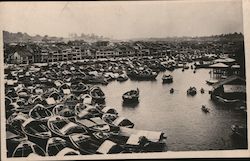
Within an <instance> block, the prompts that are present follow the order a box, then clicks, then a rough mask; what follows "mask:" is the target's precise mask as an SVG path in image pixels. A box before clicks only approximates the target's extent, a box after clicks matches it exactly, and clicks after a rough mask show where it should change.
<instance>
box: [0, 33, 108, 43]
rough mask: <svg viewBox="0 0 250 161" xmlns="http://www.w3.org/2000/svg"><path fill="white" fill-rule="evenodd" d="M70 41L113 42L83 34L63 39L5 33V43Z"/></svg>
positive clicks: (71, 35) (101, 37)
mask: <svg viewBox="0 0 250 161" xmlns="http://www.w3.org/2000/svg"><path fill="white" fill-rule="evenodd" d="M69 40H71V41H72V40H84V41H86V42H95V41H107V40H111V39H109V38H107V37H103V36H98V35H95V34H81V35H80V36H78V35H77V34H70V35H69V37H68V38H63V37H51V36H48V35H45V36H40V35H36V36H30V35H29V34H27V33H22V32H17V33H11V32H8V31H3V41H4V43H12V42H28V41H31V42H34V41H69Z"/></svg>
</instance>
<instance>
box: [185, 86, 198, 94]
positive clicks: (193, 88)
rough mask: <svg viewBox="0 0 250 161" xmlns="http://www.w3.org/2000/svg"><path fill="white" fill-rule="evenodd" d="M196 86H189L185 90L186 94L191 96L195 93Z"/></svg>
mask: <svg viewBox="0 0 250 161" xmlns="http://www.w3.org/2000/svg"><path fill="white" fill-rule="evenodd" d="M196 93H197V92H196V88H195V87H190V88H189V89H188V90H187V95H191V96H194V95H196Z"/></svg>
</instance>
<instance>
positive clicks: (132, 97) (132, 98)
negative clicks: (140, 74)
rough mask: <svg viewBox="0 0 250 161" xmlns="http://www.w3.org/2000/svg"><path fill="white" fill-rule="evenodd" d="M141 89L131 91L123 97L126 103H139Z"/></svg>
mask: <svg viewBox="0 0 250 161" xmlns="http://www.w3.org/2000/svg"><path fill="white" fill-rule="evenodd" d="M139 93H140V92H139V89H138V88H137V89H136V90H130V91H128V92H126V93H124V94H123V95H122V99H123V101H124V102H138V101H139Z"/></svg>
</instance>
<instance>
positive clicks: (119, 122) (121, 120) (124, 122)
mask: <svg viewBox="0 0 250 161" xmlns="http://www.w3.org/2000/svg"><path fill="white" fill-rule="evenodd" d="M112 124H113V125H115V126H122V127H128V128H133V127H134V123H132V122H131V121H130V120H129V119H127V118H125V117H122V116H119V117H117V118H116V119H115V120H114V121H113V122H112Z"/></svg>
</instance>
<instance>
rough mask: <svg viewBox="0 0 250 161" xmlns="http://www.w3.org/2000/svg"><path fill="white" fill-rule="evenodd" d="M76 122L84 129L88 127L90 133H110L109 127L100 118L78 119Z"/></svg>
mask: <svg viewBox="0 0 250 161" xmlns="http://www.w3.org/2000/svg"><path fill="white" fill-rule="evenodd" d="M76 122H78V123H80V124H81V125H83V126H84V127H87V128H88V130H89V131H91V132H95V131H103V132H108V131H110V127H109V125H108V124H107V123H106V122H105V121H104V120H102V119H101V118H100V117H93V118H89V119H76Z"/></svg>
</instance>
